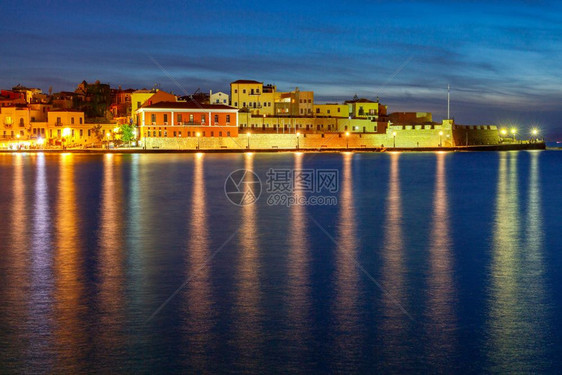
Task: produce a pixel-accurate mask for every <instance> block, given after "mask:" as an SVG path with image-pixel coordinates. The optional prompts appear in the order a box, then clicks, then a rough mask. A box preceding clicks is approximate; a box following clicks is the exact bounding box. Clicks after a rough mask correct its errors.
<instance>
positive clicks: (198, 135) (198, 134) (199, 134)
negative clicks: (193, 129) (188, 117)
mask: <svg viewBox="0 0 562 375" xmlns="http://www.w3.org/2000/svg"><path fill="white" fill-rule="evenodd" d="M199 137H201V133H197V149H198V150H199Z"/></svg>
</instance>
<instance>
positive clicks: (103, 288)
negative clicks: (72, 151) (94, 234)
mask: <svg viewBox="0 0 562 375" xmlns="http://www.w3.org/2000/svg"><path fill="white" fill-rule="evenodd" d="M123 198H124V195H123V188H122V181H121V157H120V156H117V157H116V156H114V155H113V154H106V155H104V160H103V182H102V196H101V204H100V224H99V228H100V231H99V236H98V243H99V256H98V274H99V279H100V281H99V282H100V284H99V307H98V308H99V314H100V331H99V335H97V336H96V337H97V338H98V339H99V340H100V342H99V344H98V345H99V347H101V348H104V351H106V350H107V351H110V352H112V353H115V354H117V353H119V351H120V350H122V346H121V345H122V342H123V338H122V335H123V326H124V322H125V316H124V307H125V301H124V297H125V296H124V294H125V287H126V285H125V275H124V270H123V266H124V260H125V253H124V249H123V245H124V241H123V233H124V223H123V211H124V210H125V208H124V206H123ZM110 359H111V358H108V359H106V361H109V360H110ZM104 365H109V366H110V367H112V368H115V365H117V364H113V363H105V364H104Z"/></svg>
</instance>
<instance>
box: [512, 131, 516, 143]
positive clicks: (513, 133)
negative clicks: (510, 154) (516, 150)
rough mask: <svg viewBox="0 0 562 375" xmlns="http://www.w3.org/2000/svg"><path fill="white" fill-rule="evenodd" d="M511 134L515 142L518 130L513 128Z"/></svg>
mask: <svg viewBox="0 0 562 375" xmlns="http://www.w3.org/2000/svg"><path fill="white" fill-rule="evenodd" d="M511 134H512V135H513V142H515V134H517V129H516V128H511Z"/></svg>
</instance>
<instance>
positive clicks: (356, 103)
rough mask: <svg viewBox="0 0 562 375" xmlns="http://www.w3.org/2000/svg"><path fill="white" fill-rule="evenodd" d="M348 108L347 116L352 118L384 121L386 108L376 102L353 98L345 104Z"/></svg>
mask: <svg viewBox="0 0 562 375" xmlns="http://www.w3.org/2000/svg"><path fill="white" fill-rule="evenodd" d="M345 104H347V105H348V106H349V114H350V116H351V117H352V118H368V119H372V120H376V121H384V120H385V119H386V110H387V108H386V106H385V105H382V104H380V103H379V102H378V101H376V102H375V101H372V100H369V99H359V98H354V99H353V100H348V101H346V102H345Z"/></svg>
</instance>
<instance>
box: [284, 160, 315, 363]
mask: <svg viewBox="0 0 562 375" xmlns="http://www.w3.org/2000/svg"><path fill="white" fill-rule="evenodd" d="M302 159H303V155H302V154H295V155H294V170H302ZM290 220H291V224H290V228H289V249H288V263H287V267H288V270H287V273H288V279H287V302H286V305H287V309H288V310H287V311H288V323H289V338H290V343H291V345H294V346H292V347H291V348H288V351H289V355H290V356H291V360H292V363H293V366H292V367H291V369H292V370H297V369H298V367H295V364H296V363H299V362H301V361H302V359H303V357H305V356H306V355H307V354H309V353H307V346H306V342H308V341H309V335H310V329H309V328H310V326H309V324H308V323H307V322H308V319H309V314H310V280H309V277H310V276H309V274H308V273H309V271H308V270H309V264H310V257H309V243H308V236H307V221H306V207H305V206H304V205H300V204H297V205H293V206H292V207H291V213H290Z"/></svg>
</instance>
